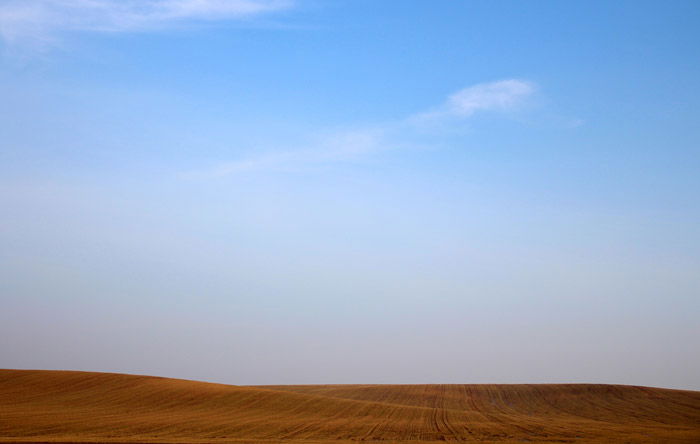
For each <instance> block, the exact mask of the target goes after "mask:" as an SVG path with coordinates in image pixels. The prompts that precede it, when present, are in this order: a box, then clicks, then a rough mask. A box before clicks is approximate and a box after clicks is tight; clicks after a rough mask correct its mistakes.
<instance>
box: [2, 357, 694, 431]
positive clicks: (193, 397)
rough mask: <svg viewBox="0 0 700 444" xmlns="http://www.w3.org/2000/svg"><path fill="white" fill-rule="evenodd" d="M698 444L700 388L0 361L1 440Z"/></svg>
mask: <svg viewBox="0 0 700 444" xmlns="http://www.w3.org/2000/svg"><path fill="white" fill-rule="evenodd" d="M355 441H369V442H371V441H376V442H383V443H388V442H396V443H422V442H442V441H474V442H484V443H489V442H492V443H526V442H530V443H581V444H585V443H687V444H691V443H692V444H698V443H700V392H694V391H682V390H668V389H660V388H649V387H635V386H620V385H591V384H545V385H542V384H539V385H323V386H322V385H315V386H259V387H250V386H231V385H222V384H211V383H204V382H195V381H186V380H179V379H167V378H158V377H151V376H133V375H122V374H111V373H87V372H69V371H39V370H36V371H35V370H0V443H10V442H13V443H28V442H29V443H55V442H71V443H129V444H131V443H196V444H199V443H238V442H245V443H289V444H294V443H299V444H301V443H330V442H333V443H343V442H355Z"/></svg>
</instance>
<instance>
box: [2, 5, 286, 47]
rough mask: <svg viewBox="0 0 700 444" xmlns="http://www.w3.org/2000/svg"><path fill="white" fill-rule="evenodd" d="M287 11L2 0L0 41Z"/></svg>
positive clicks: (269, 7) (143, 28)
mask: <svg viewBox="0 0 700 444" xmlns="http://www.w3.org/2000/svg"><path fill="white" fill-rule="evenodd" d="M291 6H293V0H2V2H0V37H2V39H3V40H4V41H5V42H6V43H8V44H13V43H20V42H33V43H45V44H47V43H52V42H55V41H56V40H57V39H58V36H59V35H60V34H61V33H62V32H66V31H97V32H133V31H147V30H153V29H163V28H167V27H168V26H172V25H176V24H183V23H186V22H192V21H219V20H235V19H244V18H250V17H253V16H258V15H261V14H266V13H271V12H275V11H280V10H283V9H288V8H290V7H291Z"/></svg>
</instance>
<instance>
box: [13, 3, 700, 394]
mask: <svg viewBox="0 0 700 444" xmlns="http://www.w3.org/2000/svg"><path fill="white" fill-rule="evenodd" d="M699 22H700V5H699V4H698V3H697V2H695V1H673V2H651V1H618V2H603V1H600V2H597V1H587V2H554V1H542V2H534V3H533V2H530V3H524V2H515V1H512V2H508V1H503V2H497V3H496V2H488V1H456V0H450V1H447V0H438V1H430V2H428V1H423V2H419V1H412V2H406V1H388V0H387V1H376V0H374V1H370V0H352V1H350V0H347V1H342V0H341V1H333V2H330V1H321V0H295V1H263V0H230V1H225V0H199V1H197V0H157V1H155V0H154V1H149V2H136V1H126V2H117V1H113V0H99V1H92V2H88V1H86V0H5V1H4V2H2V3H0V44H1V45H2V46H1V50H2V55H1V58H0V98H1V99H2V100H1V101H0V205H1V206H2V208H3V218H2V222H0V243H1V244H2V246H3V248H2V249H0V297H1V298H2V299H3V305H4V306H5V307H6V309H5V310H2V313H0V336H2V337H3V338H5V340H4V341H3V342H0V356H2V358H0V367H15V368H71V369H84V370H100V371H123V372H131V373H148V374H157V375H164V376H174V377H185V378H192V379H206V380H213V381H219V382H226V383H234V384H266V383H269V384H283V383H332V382H338V383H345V382H348V383H350V382H376V383H399V382H407V383H417V382H475V383H476V382H608V383H627V384H643V385H655V386H666V387H678V388H690V389H696V390H697V389H700V379H698V376H697V375H700V359H699V358H698V356H697V338H698V337H700V324H699V323H698V321H697V319H699V318H700V272H699V271H700V234H699V231H698V228H697V227H698V226H700V198H699V197H698V196H699V195H700V193H698V190H699V189H700V175H698V174H697V173H698V171H699V170H700V130H699V129H698V128H699V127H698V125H697V122H698V120H699V119H700V108H699V107H698V103H700V82H698V80H697V79H699V78H700V57H698V55H697V47H698V44H699V43H700V26H698V25H700V23H699Z"/></svg>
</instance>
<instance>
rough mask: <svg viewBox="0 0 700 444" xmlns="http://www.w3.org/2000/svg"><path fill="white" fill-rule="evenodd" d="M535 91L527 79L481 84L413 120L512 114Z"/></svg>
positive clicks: (425, 120)
mask: <svg viewBox="0 0 700 444" xmlns="http://www.w3.org/2000/svg"><path fill="white" fill-rule="evenodd" d="M535 90H536V87H535V84H534V83H532V82H528V81H525V80H519V79H508V80H500V81H497V82H490V83H480V84H478V85H473V86H470V87H468V88H464V89H461V90H459V91H457V92H455V93H454V94H451V95H450V96H449V97H448V98H447V100H446V101H445V102H444V103H443V104H442V105H440V106H439V107H437V108H435V109H433V110H429V111H426V112H423V113H419V114H416V115H414V116H412V117H411V120H412V121H413V122H414V123H419V122H430V121H438V122H441V121H444V120H447V119H455V118H457V119H463V118H466V117H470V116H471V115H473V114H474V113H477V112H479V111H509V110H512V109H514V108H516V107H517V106H519V105H520V104H522V103H523V100H524V99H525V98H527V97H528V96H531V95H532V94H533V93H534V92H535Z"/></svg>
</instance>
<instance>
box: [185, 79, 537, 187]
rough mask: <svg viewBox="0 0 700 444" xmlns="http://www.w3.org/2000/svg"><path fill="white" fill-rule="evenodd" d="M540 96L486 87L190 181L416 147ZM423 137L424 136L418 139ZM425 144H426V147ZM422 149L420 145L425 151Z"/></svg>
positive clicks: (510, 83) (521, 87)
mask: <svg viewBox="0 0 700 444" xmlns="http://www.w3.org/2000/svg"><path fill="white" fill-rule="evenodd" d="M535 91H536V86H535V84H534V83H532V82H528V81H525V80H517V79H509V80H501V81H497V82H490V83H481V84H477V85H473V86H470V87H468V88H464V89H462V90H459V91H457V92H456V93H454V94H451V95H450V96H449V97H448V98H447V100H446V101H445V102H444V103H443V104H442V105H440V106H438V107H437V108H435V109H432V110H429V111H426V112H421V113H417V114H413V115H410V116H408V117H406V118H404V119H401V120H399V121H395V122H388V123H385V124H382V125H377V126H374V127H371V128H360V129H355V130H350V131H341V132H336V133H333V134H326V135H324V136H322V137H315V138H314V141H313V142H312V143H311V144H310V148H309V147H305V148H298V149H285V150H278V151H275V152H271V153H266V154H263V155H260V156H253V157H248V158H244V159H241V160H237V161H232V162H228V163H224V164H220V165H217V166H215V167H214V168H210V169H208V170H204V171H198V172H193V173H189V174H188V176H189V177H193V176H195V177H201V176H206V177H214V176H226V175H230V174H236V173H242V172H249V171H260V170H265V171H296V170H301V169H304V168H309V167H313V166H319V165H324V164H330V163H337V162H347V161H352V160H357V159H361V158H364V157H366V156H368V155H370V154H372V153H375V152H378V151H382V150H387V149H394V148H400V147H404V146H406V145H417V143H412V142H411V139H412V138H413V139H418V138H420V139H421V140H425V130H426V123H430V125H427V127H430V128H432V130H433V131H438V132H440V131H443V130H444V129H445V128H446V126H453V125H460V124H463V123H464V121H465V120H466V119H468V118H469V117H471V116H473V115H474V114H476V113H477V112H480V111H497V112H504V111H510V110H513V109H515V108H517V107H518V106H520V105H521V104H523V103H524V102H525V101H526V100H527V98H528V97H530V96H531V95H532V94H534V92H535ZM419 133H420V137H419ZM423 144H424V142H423ZM423 144H421V146H423Z"/></svg>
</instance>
